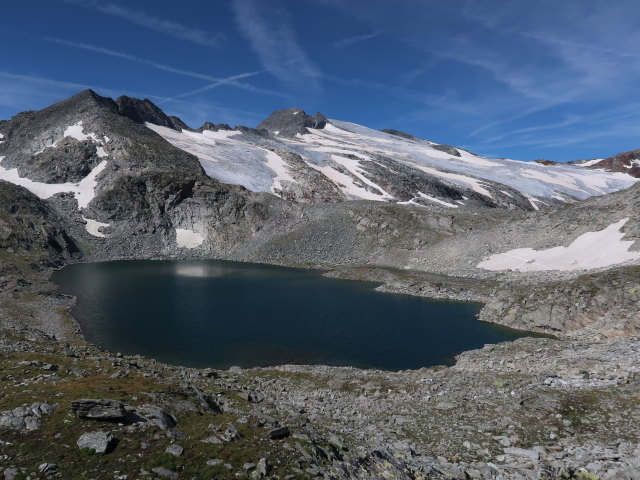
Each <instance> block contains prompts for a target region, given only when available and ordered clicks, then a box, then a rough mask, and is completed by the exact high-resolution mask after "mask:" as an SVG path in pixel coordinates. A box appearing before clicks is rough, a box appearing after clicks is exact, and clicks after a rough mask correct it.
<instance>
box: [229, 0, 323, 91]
mask: <svg viewBox="0 0 640 480" xmlns="http://www.w3.org/2000/svg"><path fill="white" fill-rule="evenodd" d="M231 5H232V7H233V11H234V14H235V19H236V24H237V25H238V28H239V30H240V32H241V33H242V34H243V35H244V37H245V38H246V39H247V40H248V41H249V44H250V46H251V49H252V50H253V51H254V52H255V54H256V55H257V56H258V59H259V60H260V63H261V64H262V66H263V67H264V68H265V69H266V70H267V71H268V72H269V73H271V74H272V75H273V76H274V77H276V78H277V79H278V80H280V81H281V82H284V83H287V84H289V85H301V86H302V85H304V86H305V87H306V88H308V87H311V88H314V89H315V88H318V87H319V78H320V73H319V71H318V70H317V69H316V67H315V65H313V63H312V62H311V60H309V58H308V57H307V54H306V53H305V51H304V50H303V49H302V47H301V46H300V44H299V43H298V40H297V38H296V34H295V32H294V30H293V27H292V26H291V22H290V21H289V15H288V12H287V11H286V10H285V9H284V8H283V7H282V6H281V5H280V4H279V2H278V3H275V0H263V1H257V0H233V1H232V4H231Z"/></svg>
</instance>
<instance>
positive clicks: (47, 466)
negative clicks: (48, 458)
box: [38, 463, 58, 475]
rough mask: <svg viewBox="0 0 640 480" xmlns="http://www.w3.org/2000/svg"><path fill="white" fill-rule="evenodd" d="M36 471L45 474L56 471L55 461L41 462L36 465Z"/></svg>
mask: <svg viewBox="0 0 640 480" xmlns="http://www.w3.org/2000/svg"><path fill="white" fill-rule="evenodd" d="M38 472H40V473H43V474H45V475H52V474H54V473H57V472H58V465H56V464H55V463H42V464H40V466H39V467H38Z"/></svg>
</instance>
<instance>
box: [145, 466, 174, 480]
mask: <svg viewBox="0 0 640 480" xmlns="http://www.w3.org/2000/svg"><path fill="white" fill-rule="evenodd" d="M151 471H152V472H153V473H155V474H156V475H159V476H160V477H162V478H168V479H169V480H178V478H179V476H178V474H177V473H176V472H172V471H171V470H169V469H168V468H164V467H155V468H152V469H151Z"/></svg>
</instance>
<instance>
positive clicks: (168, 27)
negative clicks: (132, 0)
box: [62, 0, 225, 48]
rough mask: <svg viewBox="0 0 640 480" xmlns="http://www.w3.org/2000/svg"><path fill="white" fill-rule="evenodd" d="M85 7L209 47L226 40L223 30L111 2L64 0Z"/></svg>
mask: <svg viewBox="0 0 640 480" xmlns="http://www.w3.org/2000/svg"><path fill="white" fill-rule="evenodd" d="M62 1H63V2H66V3H72V4H74V5H78V6H80V7H83V8H88V9H91V10H95V11H98V12H100V13H104V14H107V15H112V16H114V17H119V18H122V19H123V20H126V21H127V22H130V23H133V24H135V25H140V26H141V27H145V28H148V29H150V30H155V31H156V32H160V33H164V34H167V35H171V36H172V37H175V38H179V39H180V40H185V41H187V42H191V43H195V44H197V45H202V46H204V47H209V48H218V47H220V45H221V43H222V42H223V41H224V39H225V36H224V34H223V33H221V32H215V33H210V32H207V31H204V30H202V29H199V28H195V27H188V26H186V25H182V24H181V23H178V22H174V21H172V20H166V19H163V18H158V17H155V16H153V15H151V14H149V13H147V12H145V11H143V10H133V9H131V8H127V7H123V6H121V5H117V4H115V3H111V2H98V1H95V0H62Z"/></svg>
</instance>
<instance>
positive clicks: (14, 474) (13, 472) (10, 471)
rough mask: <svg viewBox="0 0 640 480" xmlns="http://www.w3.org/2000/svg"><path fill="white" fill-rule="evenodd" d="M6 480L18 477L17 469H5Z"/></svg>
mask: <svg viewBox="0 0 640 480" xmlns="http://www.w3.org/2000/svg"><path fill="white" fill-rule="evenodd" d="M3 474H4V480H14V479H15V478H16V477H17V476H18V469H17V468H13V467H11V468H5V469H4V472H3Z"/></svg>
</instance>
